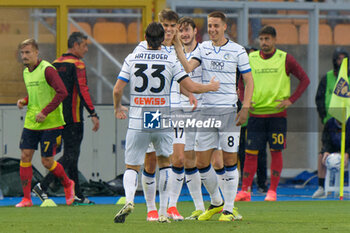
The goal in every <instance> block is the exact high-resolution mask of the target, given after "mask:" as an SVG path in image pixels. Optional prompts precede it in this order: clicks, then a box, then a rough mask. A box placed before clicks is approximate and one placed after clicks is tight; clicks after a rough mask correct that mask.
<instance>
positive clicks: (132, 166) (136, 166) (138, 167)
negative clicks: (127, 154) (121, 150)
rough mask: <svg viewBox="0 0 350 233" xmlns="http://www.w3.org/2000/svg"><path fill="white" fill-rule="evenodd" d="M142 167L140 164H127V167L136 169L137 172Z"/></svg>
mask: <svg viewBox="0 0 350 233" xmlns="http://www.w3.org/2000/svg"><path fill="white" fill-rule="evenodd" d="M140 167H141V166H140V165H129V164H126V165H125V168H126V169H131V170H134V171H137V172H139V171H140Z"/></svg>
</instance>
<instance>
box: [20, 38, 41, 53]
mask: <svg viewBox="0 0 350 233" xmlns="http://www.w3.org/2000/svg"><path fill="white" fill-rule="evenodd" d="M27 45H31V46H32V47H33V48H34V49H36V50H39V46H38V43H37V42H36V41H35V40H34V39H33V38H30V39H26V40H24V41H22V42H21V43H20V44H19V45H18V49H22V48H24V47H25V46H27Z"/></svg>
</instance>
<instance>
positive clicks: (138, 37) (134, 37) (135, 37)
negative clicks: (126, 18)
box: [127, 22, 143, 44]
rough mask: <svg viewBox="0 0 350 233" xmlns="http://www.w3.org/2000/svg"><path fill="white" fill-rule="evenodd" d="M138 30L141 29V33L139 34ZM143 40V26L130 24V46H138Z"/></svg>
mask: <svg viewBox="0 0 350 233" xmlns="http://www.w3.org/2000/svg"><path fill="white" fill-rule="evenodd" d="M137 28H139V32H137ZM138 33H139V34H138ZM142 40H143V29H142V24H140V25H138V23H137V22H132V23H129V25H128V34H127V42H128V44H136V43H138V42H140V41H142Z"/></svg>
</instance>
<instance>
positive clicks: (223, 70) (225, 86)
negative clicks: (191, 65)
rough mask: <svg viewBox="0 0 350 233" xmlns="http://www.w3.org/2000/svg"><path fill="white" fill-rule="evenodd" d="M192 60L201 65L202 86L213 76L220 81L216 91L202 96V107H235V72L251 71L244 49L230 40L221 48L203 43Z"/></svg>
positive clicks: (209, 42)
mask: <svg viewBox="0 0 350 233" xmlns="http://www.w3.org/2000/svg"><path fill="white" fill-rule="evenodd" d="M192 59H197V60H198V61H199V62H200V63H201V66H202V72H203V84H206V83H209V82H210V79H211V78H212V77H213V76H215V78H216V80H219V81H220V88H219V90H218V91H215V92H207V93H204V94H202V106H203V107H204V108H214V107H215V108H229V107H230V108H232V106H233V105H236V103H237V100H238V96H237V91H236V70H237V68H238V70H239V71H240V72H241V73H247V72H250V71H251V68H250V65H249V58H248V55H247V53H246V50H245V49H244V47H243V46H241V45H239V44H237V43H235V42H233V41H231V40H228V41H227V43H226V44H224V45H223V46H214V45H213V44H212V42H211V41H205V42H203V43H202V44H200V46H199V49H197V50H196V51H195V53H194V54H193V57H192ZM218 114H220V113H218Z"/></svg>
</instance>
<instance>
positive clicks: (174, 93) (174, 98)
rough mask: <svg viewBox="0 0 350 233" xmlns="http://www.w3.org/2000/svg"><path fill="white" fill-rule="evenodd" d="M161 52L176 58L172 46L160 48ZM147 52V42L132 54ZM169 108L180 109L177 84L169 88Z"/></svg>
mask: <svg viewBox="0 0 350 233" xmlns="http://www.w3.org/2000/svg"><path fill="white" fill-rule="evenodd" d="M161 49H162V51H164V52H166V53H167V54H169V55H173V56H176V51H175V47H174V46H165V45H162V46H161ZM144 50H147V41H145V40H144V41H141V42H140V43H139V44H138V45H137V46H136V48H135V49H134V51H133V53H135V52H140V51H144ZM170 98H171V107H172V108H180V107H181V98H180V86H179V84H178V83H177V82H174V83H173V84H172V86H171V96H170Z"/></svg>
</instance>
